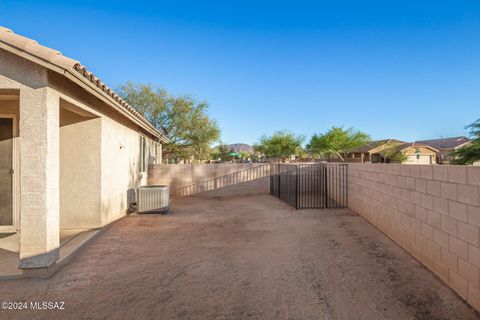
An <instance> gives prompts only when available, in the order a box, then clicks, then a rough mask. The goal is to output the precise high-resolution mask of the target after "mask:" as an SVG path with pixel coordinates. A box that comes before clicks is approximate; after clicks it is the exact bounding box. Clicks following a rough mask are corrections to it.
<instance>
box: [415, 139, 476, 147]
mask: <svg viewBox="0 0 480 320" xmlns="http://www.w3.org/2000/svg"><path fill="white" fill-rule="evenodd" d="M468 142H470V139H468V138H466V137H452V138H441V139H432V140H422V141H416V143H422V144H426V145H429V146H431V147H433V148H435V149H437V150H450V149H455V148H458V147H460V146H462V145H464V144H466V143H468Z"/></svg>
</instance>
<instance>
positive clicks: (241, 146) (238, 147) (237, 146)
mask: <svg viewBox="0 0 480 320" xmlns="http://www.w3.org/2000/svg"><path fill="white" fill-rule="evenodd" d="M225 146H226V147H227V148H228V149H229V150H233V151H235V152H238V153H240V152H248V153H252V152H253V147H252V146H251V145H249V144H246V143H232V144H225ZM218 147H220V146H216V147H215V148H218Z"/></svg>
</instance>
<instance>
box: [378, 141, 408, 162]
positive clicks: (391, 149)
mask: <svg viewBox="0 0 480 320" xmlns="http://www.w3.org/2000/svg"><path fill="white" fill-rule="evenodd" d="M398 145H399V144H396V143H389V144H387V145H386V146H385V149H383V150H382V151H380V155H381V156H382V157H383V158H384V159H385V160H386V161H387V160H390V161H395V162H400V163H402V162H404V161H405V160H407V155H406V154H405V153H403V152H401V151H400V150H398V148H397V147H398Z"/></svg>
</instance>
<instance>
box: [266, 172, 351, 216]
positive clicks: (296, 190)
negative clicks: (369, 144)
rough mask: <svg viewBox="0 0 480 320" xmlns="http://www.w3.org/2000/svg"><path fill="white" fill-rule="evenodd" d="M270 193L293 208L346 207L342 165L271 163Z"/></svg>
mask: <svg viewBox="0 0 480 320" xmlns="http://www.w3.org/2000/svg"><path fill="white" fill-rule="evenodd" d="M270 170H271V175H270V194H271V195H273V196H275V197H277V198H279V199H281V200H283V201H285V202H287V203H288V204H290V205H292V206H294V207H295V208H297V209H306V208H346V207H347V206H348V192H347V165H346V164H272V168H271V169H270Z"/></svg>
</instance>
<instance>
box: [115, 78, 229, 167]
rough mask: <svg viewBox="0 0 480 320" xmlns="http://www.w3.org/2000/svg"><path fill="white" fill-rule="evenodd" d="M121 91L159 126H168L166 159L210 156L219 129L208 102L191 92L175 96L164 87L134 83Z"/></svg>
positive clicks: (127, 99) (129, 83) (145, 115)
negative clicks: (168, 140) (196, 97)
mask: <svg viewBox="0 0 480 320" xmlns="http://www.w3.org/2000/svg"><path fill="white" fill-rule="evenodd" d="M119 93H120V96H121V97H122V98H123V99H124V100H125V101H127V102H128V103H129V104H130V105H131V106H132V107H134V108H135V109H136V110H137V111H138V112H140V113H141V114H142V115H143V116H144V117H145V118H146V119H147V120H149V121H150V122H151V123H152V124H153V125H154V126H155V127H156V128H157V129H159V130H160V131H163V129H165V132H166V135H167V136H168V138H169V139H170V142H169V143H167V144H165V145H164V146H163V154H164V157H165V158H167V159H172V160H174V161H179V160H181V159H183V160H187V159H190V158H191V157H194V159H197V160H207V159H208V158H209V156H210V152H211V149H210V144H212V143H213V142H215V141H218V140H219V138H220V129H219V127H218V125H217V123H216V121H215V120H212V119H211V118H210V117H209V116H208V114H207V111H208V107H209V106H208V104H207V103H206V102H198V101H197V100H195V99H194V98H193V97H191V96H188V95H185V96H173V95H171V94H169V93H168V92H167V91H166V90H165V89H162V88H154V87H153V86H152V85H150V84H134V83H132V82H128V83H126V84H124V85H122V86H120V88H119Z"/></svg>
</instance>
